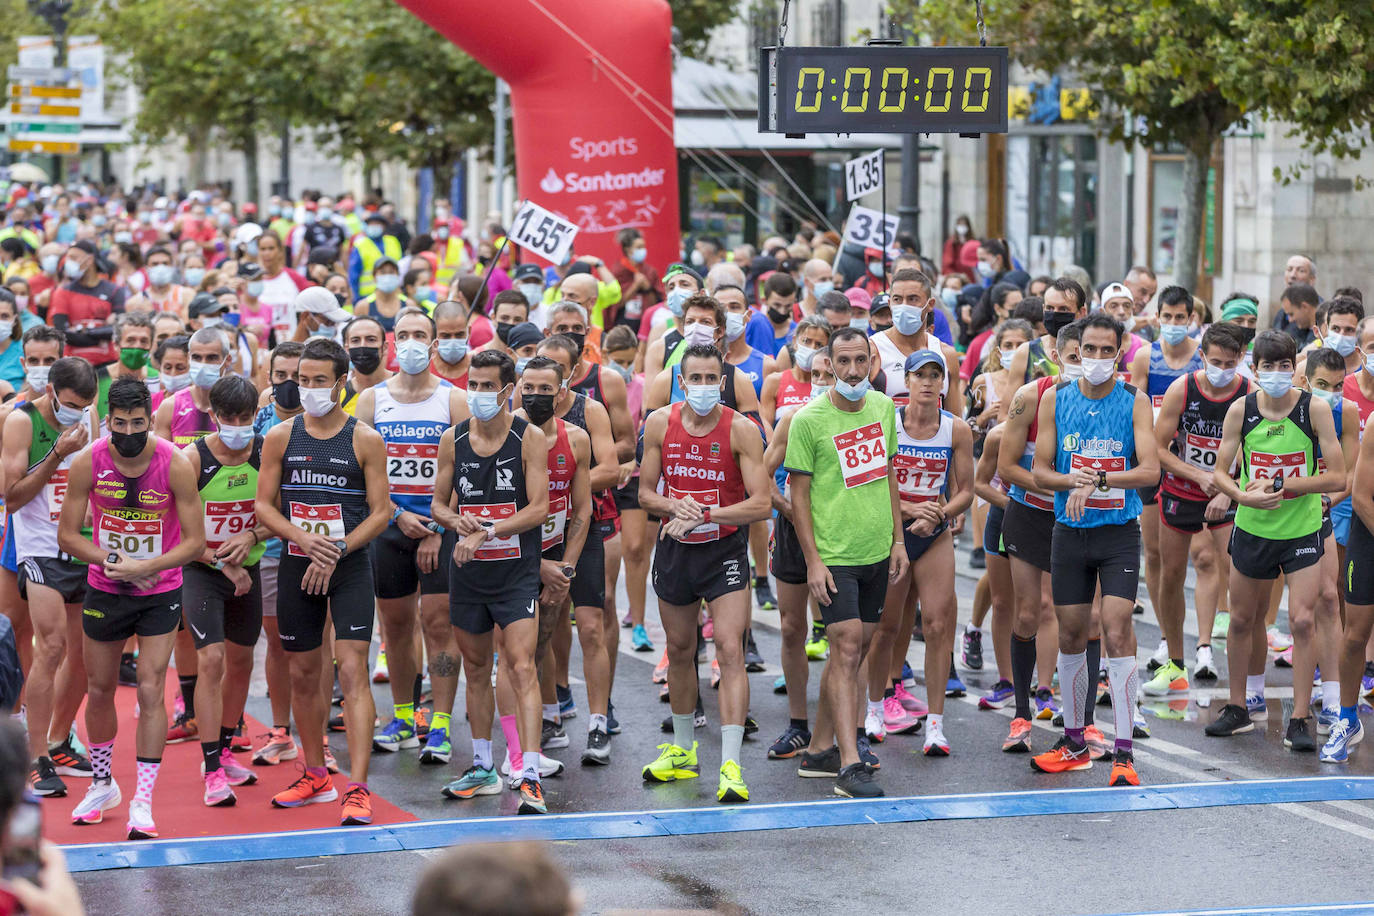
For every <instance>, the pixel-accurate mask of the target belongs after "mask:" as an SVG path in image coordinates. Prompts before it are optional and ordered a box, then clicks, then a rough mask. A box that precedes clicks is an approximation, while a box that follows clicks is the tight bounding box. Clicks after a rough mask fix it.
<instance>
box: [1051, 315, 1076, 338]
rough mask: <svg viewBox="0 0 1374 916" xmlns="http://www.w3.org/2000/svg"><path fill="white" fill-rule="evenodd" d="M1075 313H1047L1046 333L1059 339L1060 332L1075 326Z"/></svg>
mask: <svg viewBox="0 0 1374 916" xmlns="http://www.w3.org/2000/svg"><path fill="white" fill-rule="evenodd" d="M1073 322H1074V314H1073V312H1046V313H1045V317H1044V323H1045V333H1047V334H1049V335H1050V336H1051V337H1058V336H1059V332H1060V331H1062V330H1064V328H1066V327H1068V326H1069V325H1071V324H1073Z"/></svg>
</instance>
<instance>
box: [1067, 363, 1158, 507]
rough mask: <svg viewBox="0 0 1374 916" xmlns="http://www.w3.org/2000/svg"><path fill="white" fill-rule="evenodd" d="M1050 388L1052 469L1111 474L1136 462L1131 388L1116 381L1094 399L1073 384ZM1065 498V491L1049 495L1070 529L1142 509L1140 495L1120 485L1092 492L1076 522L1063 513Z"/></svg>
mask: <svg viewBox="0 0 1374 916" xmlns="http://www.w3.org/2000/svg"><path fill="white" fill-rule="evenodd" d="M1055 392H1056V393H1055V401H1054V429H1055V434H1056V435H1057V436H1058V438H1059V443H1058V447H1057V448H1056V450H1055V456H1054V467H1055V470H1057V471H1058V472H1059V473H1061V474H1068V473H1070V472H1072V471H1073V470H1074V469H1075V468H1080V467H1087V468H1090V469H1092V470H1094V471H1097V470H1102V471H1107V472H1108V473H1112V472H1119V471H1125V470H1128V469H1130V468H1132V467H1134V466H1135V463H1136V462H1135V422H1134V413H1135V395H1136V388H1135V386H1133V385H1128V384H1126V383H1125V382H1117V383H1116V385H1115V386H1114V387H1113V388H1112V390H1111V391H1110V392H1108V393H1107V396H1106V397H1104V398H1100V399H1097V400H1093V399H1091V398H1089V397H1087V396H1086V395H1084V394H1083V392H1082V390H1081V389H1080V388H1079V384H1078V383H1077V382H1065V383H1061V384H1060V385H1058V386H1057V387H1056V388H1055ZM1068 502H1069V493H1068V491H1060V492H1057V493H1055V494H1054V519H1055V521H1057V522H1059V523H1060V524H1061V525H1067V526H1069V527H1071V528H1101V527H1104V526H1107V525H1124V524H1126V523H1127V522H1130V521H1133V520H1134V519H1136V518H1139V517H1140V512H1141V503H1140V494H1139V493H1138V492H1136V491H1135V490H1134V489H1130V490H1128V489H1123V488H1121V487H1113V488H1111V489H1110V490H1108V491H1107V492H1105V493H1103V492H1101V491H1095V492H1094V493H1093V495H1092V496H1090V497H1089V498H1088V504H1087V508H1086V510H1085V511H1084V512H1083V517H1082V518H1080V519H1078V520H1076V521H1075V520H1073V519H1070V518H1069V517H1068V514H1067V511H1066V510H1067V507H1068Z"/></svg>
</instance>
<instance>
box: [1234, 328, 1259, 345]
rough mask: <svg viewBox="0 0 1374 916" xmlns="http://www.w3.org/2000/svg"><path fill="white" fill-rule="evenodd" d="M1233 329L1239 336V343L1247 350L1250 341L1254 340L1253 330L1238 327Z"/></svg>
mask: <svg viewBox="0 0 1374 916" xmlns="http://www.w3.org/2000/svg"><path fill="white" fill-rule="evenodd" d="M1235 329H1236V333H1237V334H1239V335H1240V342H1241V343H1243V344H1245V346H1246V347H1247V348H1249V346H1250V341H1252V340H1254V339H1255V329H1254V328H1243V327H1241V326H1240V325H1235Z"/></svg>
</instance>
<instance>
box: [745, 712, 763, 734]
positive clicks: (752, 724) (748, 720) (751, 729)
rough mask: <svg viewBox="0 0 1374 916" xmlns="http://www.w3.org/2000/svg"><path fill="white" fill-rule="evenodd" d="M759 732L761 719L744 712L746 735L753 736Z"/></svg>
mask: <svg viewBox="0 0 1374 916" xmlns="http://www.w3.org/2000/svg"><path fill="white" fill-rule="evenodd" d="M758 733H759V720H758V719H755V718H754V717H753V716H751V715H750V714H749V713H745V714H744V737H746V738H752V737H754V736H755V735H757V734H758Z"/></svg>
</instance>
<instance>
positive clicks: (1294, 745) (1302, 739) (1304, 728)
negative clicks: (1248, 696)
mask: <svg viewBox="0 0 1374 916" xmlns="http://www.w3.org/2000/svg"><path fill="white" fill-rule="evenodd" d="M1247 718H1249V717H1248V716H1247ZM1309 722H1310V720H1309V719H1308V717H1307V716H1303V717H1302V718H1298V717H1297V716H1294V717H1293V718H1291V719H1289V720H1288V734H1286V735H1284V736H1283V746H1284V747H1286V748H1288V749H1289V750H1290V751H1297V752H1298V753H1303V754H1310V753H1312V752H1313V751H1315V750H1316V749H1317V742H1315V741H1313V740H1312V730H1311V729H1310V728H1309V727H1308V724H1309Z"/></svg>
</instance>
